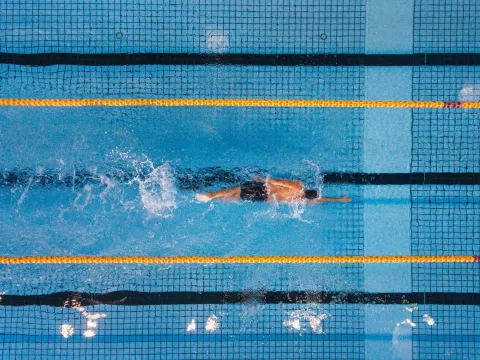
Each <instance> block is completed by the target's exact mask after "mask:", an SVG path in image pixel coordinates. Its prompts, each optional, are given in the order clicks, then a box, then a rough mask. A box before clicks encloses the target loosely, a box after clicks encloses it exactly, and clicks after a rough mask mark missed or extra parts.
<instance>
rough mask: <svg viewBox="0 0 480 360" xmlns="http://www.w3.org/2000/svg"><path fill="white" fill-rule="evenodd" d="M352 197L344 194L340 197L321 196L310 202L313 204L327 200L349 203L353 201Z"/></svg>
mask: <svg viewBox="0 0 480 360" xmlns="http://www.w3.org/2000/svg"><path fill="white" fill-rule="evenodd" d="M351 201H352V199H350V198H349V197H347V196H346V195H343V196H342V197H339V198H329V197H325V196H322V197H320V198H317V199H314V200H309V201H308V202H309V203H310V204H312V205H314V204H318V203H327V202H344V203H349V202H351Z"/></svg>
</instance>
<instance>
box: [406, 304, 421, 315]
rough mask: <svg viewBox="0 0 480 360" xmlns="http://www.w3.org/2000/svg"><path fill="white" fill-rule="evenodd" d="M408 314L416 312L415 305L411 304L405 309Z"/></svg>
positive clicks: (416, 307)
mask: <svg viewBox="0 0 480 360" xmlns="http://www.w3.org/2000/svg"><path fill="white" fill-rule="evenodd" d="M405 310H407V311H408V312H411V313H413V312H414V311H415V310H418V306H417V304H411V305H409V306H407V307H406V308H405Z"/></svg>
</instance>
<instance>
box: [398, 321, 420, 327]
mask: <svg viewBox="0 0 480 360" xmlns="http://www.w3.org/2000/svg"><path fill="white" fill-rule="evenodd" d="M405 324H407V325H410V326H411V327H415V326H417V324H415V323H414V322H413V321H412V320H410V319H405V320H403V321H401V322H398V323H397V326H400V325H405Z"/></svg>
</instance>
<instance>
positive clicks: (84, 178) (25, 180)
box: [0, 168, 480, 190]
mask: <svg viewBox="0 0 480 360" xmlns="http://www.w3.org/2000/svg"><path fill="white" fill-rule="evenodd" d="M251 173H255V172H254V171H253V172H249V173H248V174H246V172H245V171H244V170H242V169H232V170H225V169H222V168H202V169H199V170H191V169H174V170H173V175H174V177H175V178H176V181H177V185H178V187H179V188H180V189H182V190H201V189H205V188H208V187H210V186H214V185H216V184H225V185H238V184H240V183H243V182H246V181H249V180H251ZM260 173H266V171H261V172H260ZM249 174H250V175H249ZM102 176H105V177H107V178H109V179H111V180H113V181H115V182H117V183H128V182H131V181H132V180H134V179H138V180H145V179H146V178H147V177H148V174H133V173H128V172H124V171H116V172H115V171H113V172H105V173H103V174H102ZM298 180H300V181H306V182H308V180H311V179H307V178H305V179H302V178H300V179H298ZM101 183H102V179H101V177H100V176H99V175H98V174H95V173H91V172H89V171H88V170H76V171H75V175H73V176H72V175H65V176H59V174H58V173H55V172H54V171H48V170H47V171H44V172H43V173H42V174H37V173H36V172H35V171H31V170H28V169H27V170H18V171H3V172H0V187H12V186H27V185H30V186H33V187H35V186H43V187H73V186H85V185H100V184H101ZM323 183H325V184H355V185H480V173H326V174H323Z"/></svg>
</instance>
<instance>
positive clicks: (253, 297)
mask: <svg viewBox="0 0 480 360" xmlns="http://www.w3.org/2000/svg"><path fill="white" fill-rule="evenodd" d="M242 303H263V304H307V303H319V304H382V305H388V304H433V305H480V293H440V292H431V293H430V292H429V293H423V292H416V293H407V294H397V293H341V292H305V291H289V292H286V291H266V292H203V293H198V292H138V291H115V292H109V293H102V294H96V293H76V292H58V293H52V294H46V295H7V294H4V295H2V298H1V300H0V306H32V305H46V306H54V307H75V306H80V305H82V306H87V305H98V304H106V305H121V306H141V305H186V304H242Z"/></svg>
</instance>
